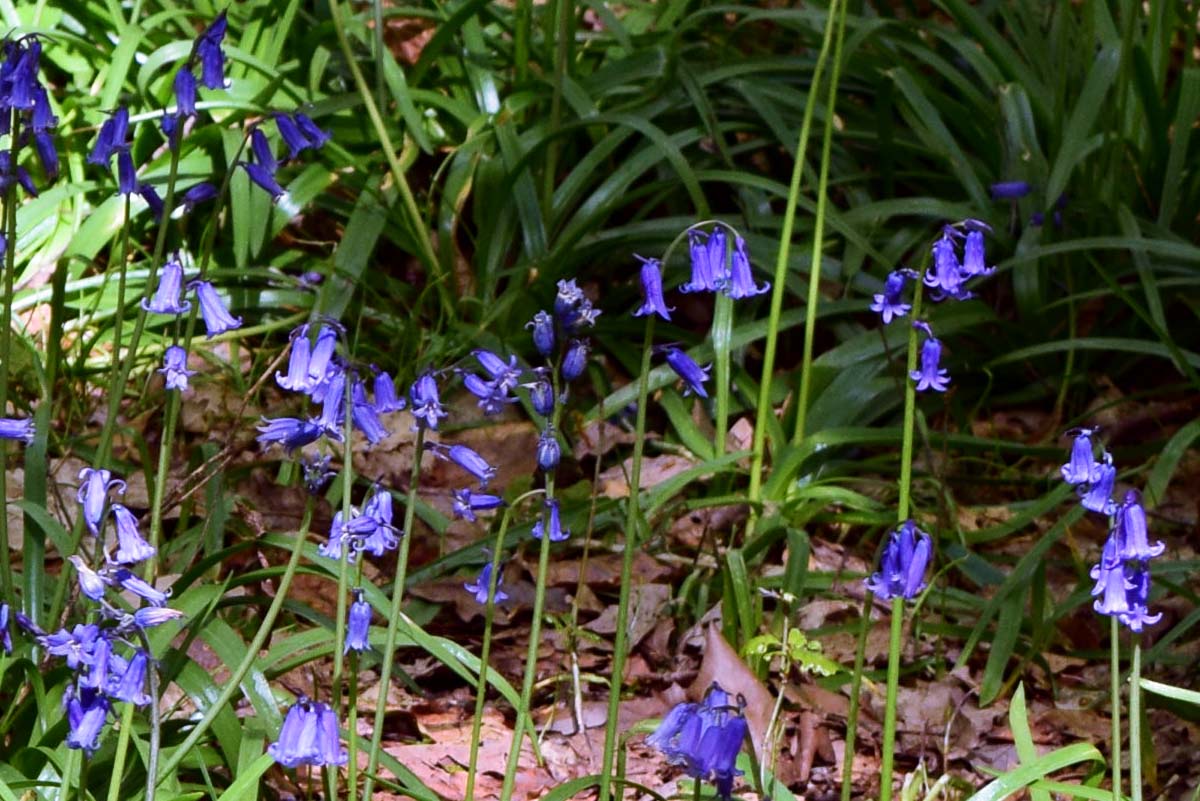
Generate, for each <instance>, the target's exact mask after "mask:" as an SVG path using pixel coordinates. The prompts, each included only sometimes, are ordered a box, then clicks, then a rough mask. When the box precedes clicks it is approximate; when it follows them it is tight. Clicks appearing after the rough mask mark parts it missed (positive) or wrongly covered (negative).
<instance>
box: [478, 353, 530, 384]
mask: <svg viewBox="0 0 1200 801" xmlns="http://www.w3.org/2000/svg"><path fill="white" fill-rule="evenodd" d="M471 354H472V355H473V356H474V357H475V358H476V359H478V360H479V364H480V366H481V367H483V369H484V370H485V371H487V374H488V375H489V376H491V378H492V381H494V382H495V383H496V384H497V385H498V386H501V387H503V388H504V389H506V390H512V389H516V388H517V387H518V386H519V385H520V383H521V368H520V366H519V365H518V364H517V357H516V356H509V357H508V361H505V360H504V359H502V358H500V357H499V356H497V355H496V354H495V353H492V352H491V351H490V350H484V349H483V348H480V349H479V350H474V351H471Z"/></svg>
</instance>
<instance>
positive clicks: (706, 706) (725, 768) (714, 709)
mask: <svg viewBox="0 0 1200 801" xmlns="http://www.w3.org/2000/svg"><path fill="white" fill-rule="evenodd" d="M745 705H746V702H745V699H743V698H742V697H741V696H738V698H737V703H736V704H735V703H733V702H732V699H731V698H730V697H729V693H727V692H725V690H723V689H722V688H721V685H720V684H718V683H716V682H713V684H712V686H711V687H709V689H708V692H707V693H706V694H705V696H704V700H703V701H702V702H701V703H698V704H690V703H684V704H677V705H676V706H675V707H674V708H672V709H671V711H670V712H668V713H667V715H666V717H664V718H663V720H662V723H660V724H659V726H658V728H657V729H655V730H654V732H653V733H652V734H650V735H649V736H647V737H646V744H647V745H650V746H652V747H653V748H655V749H657V750H658V751H660V752H661V753H662V754H664V755H665V756H666V757H667V759H668V760H670V762H671V763H672V764H674V765H681V766H683V768H684V769H685V770H686V771H687V774H688V775H689V776H691V777H692V778H694V779H697V780H703V781H708V782H711V783H712V784H713V786H714V787H716V790H717V796H718V797H720V798H723V799H729V798H730V796H731V795H732V794H733V781H734V779H736V778H737V777H738V776H740V775H741V774H742V771H740V770H738V769H737V768H736V767H735V765H736V764H737V757H738V754H739V753H741V750H742V741H743V740H745V739H746V732H747V730H748V729H747V726H746V718H745V716H744V715H743V714H742V710H743V709H744V708H745Z"/></svg>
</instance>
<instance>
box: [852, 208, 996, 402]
mask: <svg viewBox="0 0 1200 801" xmlns="http://www.w3.org/2000/svg"><path fill="white" fill-rule="evenodd" d="M989 231H991V228H990V227H989V226H988V225H987V224H986V223H984V222H981V221H979V220H964V221H963V222H961V223H956V224H955V225H946V226H943V228H942V235H941V236H940V237H939V238H938V239H937V240H936V241H935V242H934V243H933V247H932V254H931V255H932V261H933V263H932V265H931V266H930V268H929V269H928V270H926V271H925V278H924V283H925V286H927V287H929V288H930V290H931V291H930V297H931V299H932V300H933V301H935V302H938V301H942V300H947V299H949V300H967V299H968V298H971V297H973V295H972V294H971V292H970V291H969V290H967V288H966V284H967V282H968V281H970V280H971V279H973V278H977V277H981V276H987V275H991V274H992V273H993V272H995V269H996V268H995V267H990V266H988V264H987V257H986V255H985V253H984V239H983V235H984V233H985V232H989ZM960 253H961V258H960ZM917 277H918V276H917V273H915V272H913V271H912V270H908V269H903V268H902V269H899V270H893V271H892V272H891V273H890V274H889V275H888V277H887V280H886V281H884V285H883V292H880V293H878V294H876V295H875V296H874V297H873V298H872V301H871V306H870V308H871V311H873V312H877V313H878V314H879V316H880V317H881V318H882V319H883V324H884V325H889V324H890V323H891V322H892V321H893V320H895V319H897V318H900V317H904V316H906V315H907V314H908V313H909V312H910V311H912V304H911V303H909V302H907V301H906V300H905V298H904V290H905V288H906V286H907V284H908V282H909V281H912V280H915V279H916V278H917ZM913 327H914V328H916V329H917V330H919V331H922V332H924V334H925V340H924V342H922V344H921V357H920V361H921V363H920V366H919V367H918V368H917V369H916V370H913V371H912V372H911V373H910V374H909V377H910V378H911V379H912V380H913V381H915V382H916V384H917V391H918V392H924V391H926V390H933V391H934V392H945V391H946V388H947V386H948V385H949V383H950V374H949V372H948V371H947V370H946V369H944V368H943V367H941V358H942V342H941V340H940V339H938V338H937V337H936V336H934V333H933V329H932V328H931V327H930V325H929V323H927V322H925V321H924V320H916V321H914V322H913Z"/></svg>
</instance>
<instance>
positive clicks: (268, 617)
mask: <svg viewBox="0 0 1200 801" xmlns="http://www.w3.org/2000/svg"><path fill="white" fill-rule="evenodd" d="M312 514H313V499H312V498H311V497H310V498H308V501H307V502H306V503H305V505H304V519H303V520H301V522H300V531H299V532H298V533H297V534H296V541H295V544H294V545H293V546H292V555H291V558H290V559H288V563H287V567H285V568H284V570H283V575H282V576H281V577H280V579H279V586H278V587H277V588H276V590H275V597H274V598H272V599H271V605H270V606H269V607H267V613H266V614H265V615H263V619H262V622H261V623H259V625H258V631H256V632H254V637H253V638H251V640H250V642H249V643H248V644H247V645H246V655H245V656H244V657H242V661H241V662H240V663H238V666H237V667H236V668H234V670H233V673H232V674H231V675H230V677H229V678H228V679H227V680H226V681H225V685H224V686H223V687H222V688H221V692H220V694H219V695H218V696H217V697H216V700H214V701H213V702H212V703H211V704H210V705H209V706H208V709H206V710H205V712H204V716H203V717H202V718H200V722H199V723H197V724H196V725H195V726H193V727H192V730H191V731H190V732H188V736H187V737H185V738H184V740H183V742H182V743H180V744H179V745H178V746H177V747H176V748H174V749H173V750H172V751H171V755H170V756H169V757H167V759H166V760H165V761H164V762H163V764H162V766H161V767H160V768H159V769H158V770H157V771H155V772H152V773H151V774H150V775H152V776H156V777H157V778H156V779H155V780H154V784H155V785H156V786H157V785H159V784H162V782H163V779H165V778H167V777H168V776H174V775H175V772H176V771H177V770H179V766H180V764H181V763H182V762H183V760H185V759H186V758H187V757H188V755H189V754H191V752H192V748H194V747H195V746H196V744H197V743H198V742H200V738H201V737H203V736H204V735H205V734H206V733H207V732H208V729H209V727H210V726H212V722H213V721H214V720H216V717H217V715H218V714H219V713H220V711H221V710H222V709H224V708H225V706H226V705H227V704H228V703H229V702H230V701H231V700H233V696H234V695H236V694H237V693H238V692H239V691H240V690H241V684H242V679H244V678H245V677H246V674H247V673H249V672H250V667H251V666H252V665H253V664H254V662H255V660H256V659H258V658H259V655H260V653H261V652H262V647H263V643H265V642H266V641H267V635H269V634H270V633H271V627H272V626H274V625H275V618H276V617H278V616H279V610H280V609H282V608H283V603H284V601H285V600H287V594H288V589H289V588H290V587H291V586H292V578H293V577H294V576H295V575H296V568H297V567H299V565H300V555H301V554H302V553H303V552H304V542H305V541H306V540H307V539H308V530H309V526H310V525H312Z"/></svg>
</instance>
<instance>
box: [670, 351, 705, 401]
mask: <svg viewBox="0 0 1200 801" xmlns="http://www.w3.org/2000/svg"><path fill="white" fill-rule="evenodd" d="M663 353H664V354H665V356H666V360H667V364H668V365H670V367H671V369H672V370H674V371H675V375H677V376H679V377H680V378H682V379H683V383H684V384H686V385H687V386H686V388H685V389H684V391H683V394H684V395H687V394H689V393H694V394H696V395H698V396H700V397H701V398H707V397H708V391H707V390H706V389H705V388H704V382H705V381H708V371H709V370H711V369H712V365H707V366H705V367H701V366H700V365H698V364H696V362H695V361H694V360H693V359H692V357H691V356H688V355H687V354H686V353H684V352H683V351H682V350H680V349H679V348H677V347H675V346H674V345H667V346H665V347H664V348H663Z"/></svg>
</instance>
